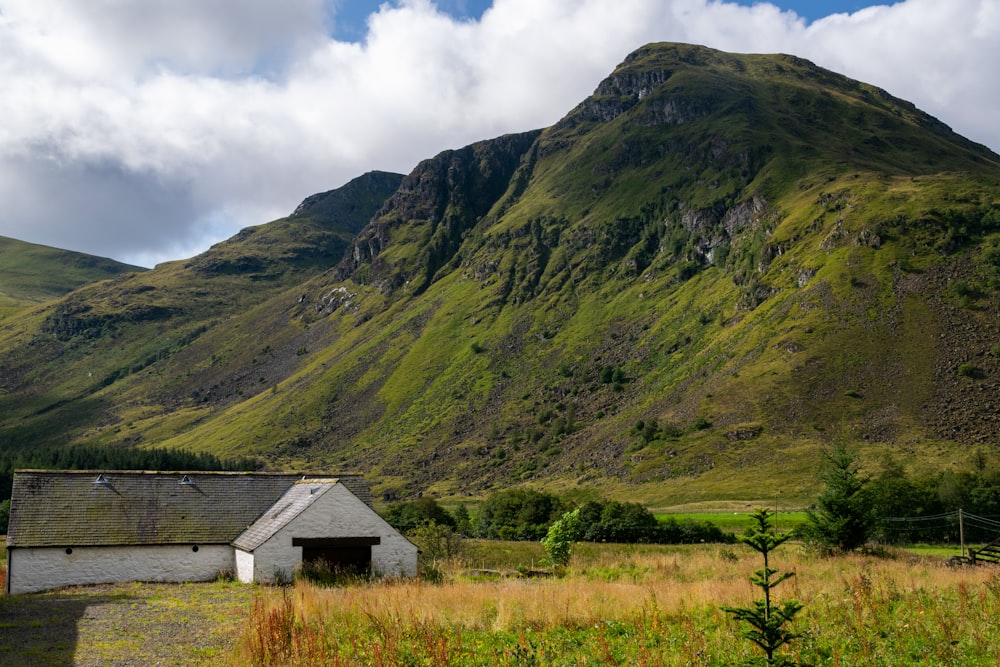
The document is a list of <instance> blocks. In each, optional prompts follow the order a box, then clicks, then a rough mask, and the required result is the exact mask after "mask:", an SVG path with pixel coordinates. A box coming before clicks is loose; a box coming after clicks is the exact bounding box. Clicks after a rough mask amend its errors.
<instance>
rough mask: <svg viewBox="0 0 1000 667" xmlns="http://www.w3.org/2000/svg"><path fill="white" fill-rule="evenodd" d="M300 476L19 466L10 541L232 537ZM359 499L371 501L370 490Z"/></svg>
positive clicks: (353, 482)
mask: <svg viewBox="0 0 1000 667" xmlns="http://www.w3.org/2000/svg"><path fill="white" fill-rule="evenodd" d="M302 477H303V476H302V474H301V473H219V472H145V471H98V470H88V471H49V470H19V471H16V472H15V473H14V485H13V490H12V494H11V495H12V500H11V511H10V521H9V526H8V529H7V546H8V547H43V546H53V547H63V546H67V547H68V546H120V545H154V544H229V543H231V542H232V541H233V540H234V539H235V538H236V537H238V536H239V535H240V534H241V533H242V532H243V531H244V530H246V528H247V527H248V526H250V525H251V524H252V523H253V522H254V521H256V520H257V519H258V518H259V517H260V516H261V515H263V514H264V513H265V512H267V510H268V509H270V508H271V506H272V505H273V504H274V503H275V501H276V500H277V499H279V498H280V497H281V496H282V495H283V494H284V493H285V492H286V491H288V490H289V489H290V488H292V486H294V484H295V482H296V481H297V480H300V479H302ZM339 477H340V479H341V481H342V483H344V486H346V487H347V488H348V489H349V490H351V491H352V492H353V491H354V488H358V489H359V490H361V491H363V492H367V490H368V487H367V484H366V483H365V481H364V479H363V478H361V477H360V476H359V475H345V476H339ZM352 487H354V488H352ZM362 487H363V489H362ZM355 495H357V493H356V494H355ZM361 499H362V500H363V501H364V500H367V502H368V503H369V504H370V502H371V496H370V493H369V494H368V496H367V499H366V498H364V497H362V498H361Z"/></svg>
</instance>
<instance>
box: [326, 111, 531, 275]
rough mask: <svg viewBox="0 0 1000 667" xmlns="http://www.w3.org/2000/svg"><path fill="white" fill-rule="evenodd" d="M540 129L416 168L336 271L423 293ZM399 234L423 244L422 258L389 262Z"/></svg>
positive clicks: (443, 155) (503, 185)
mask: <svg viewBox="0 0 1000 667" xmlns="http://www.w3.org/2000/svg"><path fill="white" fill-rule="evenodd" d="M539 133H540V132H539V131H535V132H525V133H522V134H510V135H505V136H502V137H499V138H497V139H493V140H491V141H483V142H479V143H476V144H472V145H471V146H466V147H465V148H462V149H459V150H452V151H445V152H443V153H440V154H438V155H437V156H436V157H434V158H431V159H429V160H425V161H423V162H421V163H420V164H419V165H417V168H416V169H414V170H413V172H412V173H410V174H409V175H408V176H406V177H405V178H404V179H403V180H402V182H401V183H400V186H399V188H398V189H397V190H396V192H395V194H393V195H392V197H390V198H389V200H388V201H387V202H386V203H385V205H384V206H383V207H382V209H381V210H380V211H379V212H378V213H377V214H376V215H375V217H374V218H373V219H372V221H371V222H370V223H369V224H368V225H367V226H366V227H365V228H364V229H363V230H362V231H361V233H360V234H358V236H357V237H356V238H355V240H354V243H353V246H352V248H351V251H350V253H349V256H348V257H347V258H345V260H344V261H343V262H342V263H341V265H340V266H339V267H338V275H339V276H340V278H341V279H347V278H352V279H354V280H355V281H356V282H360V283H368V284H372V285H376V286H377V287H379V288H380V289H382V290H383V291H386V292H389V291H393V290H396V289H399V288H401V287H403V286H404V285H409V289H411V290H412V291H413V292H415V293H419V292H422V291H423V290H424V289H426V288H427V287H428V286H429V285H430V284H431V283H432V282H433V281H434V277H435V275H436V274H437V272H438V271H439V270H440V269H442V268H443V267H445V266H446V265H448V264H450V263H451V262H452V261H453V259H455V253H456V252H457V251H458V247H459V245H460V244H461V242H462V236H463V234H464V233H465V232H466V231H467V230H469V229H471V228H472V227H474V226H475V225H476V224H477V223H478V222H479V221H480V219H481V218H482V217H483V216H484V215H486V213H487V212H489V210H490V209H491V208H492V207H493V206H494V205H495V204H496V203H497V201H498V200H499V199H500V198H501V197H502V196H503V195H504V193H505V192H506V191H507V190H508V188H509V187H510V185H511V179H512V177H513V176H514V173H515V172H516V171H517V168H518V166H519V165H520V164H521V160H522V158H523V156H524V155H525V153H526V152H528V150H529V149H530V148H531V146H532V144H533V143H534V141H535V139H536V138H537V137H538V135H539ZM397 234H399V235H401V236H404V237H406V238H407V239H408V240H413V238H414V235H417V238H420V239H422V240H423V241H424V243H423V247H422V249H421V250H420V251H419V252H418V253H417V255H416V256H412V257H409V258H406V259H403V260H395V261H391V262H390V261H386V260H384V258H383V257H382V256H381V255H382V252H383V251H384V250H385V249H386V248H387V247H388V246H389V245H390V244H391V243H392V242H393V239H394V237H395V236H396V235H397Z"/></svg>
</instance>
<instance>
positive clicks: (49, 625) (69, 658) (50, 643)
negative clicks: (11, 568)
mask: <svg viewBox="0 0 1000 667" xmlns="http://www.w3.org/2000/svg"><path fill="white" fill-rule="evenodd" d="M133 599H134V596H132V595H128V594H112V595H103V594H81V593H80V592H72V593H69V592H67V593H44V594H37V595H32V594H29V595H11V596H3V595H0V665H5V666H7V667H15V666H18V667H19V666H21V665H32V666H33V667H42V666H45V667H49V666H52V667H55V666H58V665H72V664H74V659H75V657H76V649H77V643H78V640H79V626H80V622H81V621H82V620H83V619H84V618H86V615H87V610H88V609H89V608H91V607H96V606H98V605H107V604H122V603H127V602H128V601H130V600H133ZM81 658H83V660H82V662H79V661H78V664H89V663H87V661H86V656H81Z"/></svg>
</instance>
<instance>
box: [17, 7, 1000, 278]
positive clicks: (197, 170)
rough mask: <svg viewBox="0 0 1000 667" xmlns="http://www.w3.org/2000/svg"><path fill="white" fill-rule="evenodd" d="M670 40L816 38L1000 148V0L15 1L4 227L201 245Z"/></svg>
mask: <svg viewBox="0 0 1000 667" xmlns="http://www.w3.org/2000/svg"><path fill="white" fill-rule="evenodd" d="M487 7H489V8H490V11H489V13H488V14H487V15H486V16H485V17H484V15H483V12H484V11H485V9H486V8H487ZM865 7H867V10H866V11H863V12H859V11H857V10H860V9H863V8H865ZM788 10H792V11H794V12H795V13H794V14H793V13H791V12H789V11H788ZM831 13H837V14H838V16H837V17H836V18H835V19H834V18H824V17H829V16H830V14H831ZM480 19H481V20H480ZM663 41H672V42H686V43H694V44H701V45H705V46H708V47H711V48H715V49H719V50H722V51H732V52H739V53H775V52H781V53H789V54H793V55H796V56H800V57H803V58H806V59H808V60H811V61H813V62H815V63H816V64H818V65H820V66H822V67H826V68H828V69H831V70H834V71H836V72H840V73H842V74H845V75H847V76H850V77H853V78H855V79H859V80H861V81H865V82H867V83H871V84H874V85H877V86H880V87H882V88H884V89H885V90H887V91H888V92H890V93H891V94H893V95H896V96H897V97H901V98H904V99H907V100H909V101H911V102H913V103H914V104H916V105H917V106H918V107H920V108H921V109H923V110H924V111H927V112H928V113H930V114H932V115H934V116H936V117H937V118H939V119H940V120H942V121H944V122H945V123H947V124H948V125H950V126H951V127H953V128H954V129H955V130H956V131H958V132H959V133H960V134H963V135H965V136H967V137H969V138H970V139H973V140H975V141H978V142H980V143H983V144H986V145H987V146H989V147H991V148H992V149H993V150H994V151H996V150H1000V125H998V124H997V123H996V119H995V116H996V109H998V108H1000V86H997V85H996V65H995V63H997V62H1000V0H902V1H897V2H894V3H891V4H881V5H873V4H871V3H867V2H823V1H816V0H811V1H806V0H800V1H792V0H776V4H767V3H759V2H758V3H754V2H751V1H749V0H741V2H739V3H737V2H722V1H720V0H492V1H491V2H489V3H487V2H485V1H484V0H437V2H433V1H432V0H389V1H384V2H383V1H380V0H281V1H280V2H276V1H275V0H129V1H128V2H96V3H95V2H81V1H80V0H0V80H2V81H3V94H2V95H0V118H2V119H3V123H2V124H0V201H2V202H3V207H2V211H0V236H7V237H11V238H16V239H21V240H24V241H31V242H34V243H41V244H44V245H49V246H55V247H59V248H66V249H70V250H79V251H83V252H87V253H91V254H95V255H100V256H105V257H113V258H115V259H119V260H122V261H126V262H129V263H133V264H140V265H143V266H152V265H154V264H156V263H158V262H161V261H166V260H171V259H180V258H185V257H190V256H192V255H194V254H196V253H198V252H201V251H203V250H204V249H205V248H207V247H208V246H209V245H211V244H212V243H215V242H218V241H220V240H222V239H224V238H227V237H229V236H231V235H232V234H234V233H236V232H237V231H238V230H239V229H241V228H243V227H247V226H250V225H257V224H261V223H264V222H267V221H268V220H273V219H275V218H279V217H282V216H285V215H288V213H289V212H291V211H292V210H294V208H295V207H296V205H298V203H299V202H301V201H302V199H304V198H305V197H307V196H309V195H311V194H314V193H316V192H322V191H325V190H330V189H332V188H335V187H339V186H340V185H343V184H344V183H346V182H347V181H349V180H350V179H352V178H354V177H356V176H358V175H360V174H363V173H364V172H366V171H370V170H373V169H381V170H388V171H396V172H401V173H407V172H409V171H411V170H412V169H413V167H414V166H415V165H416V164H417V163H418V162H419V161H420V160H422V159H425V158H428V157H432V156H434V155H436V154H437V153H439V152H441V151H442V150H446V149H451V148H459V147H461V146H465V145H467V144H470V143H472V142H474V141H479V140H483V139H488V138H492V137H496V136H499V135H501V134H505V133H510V132H522V131H526V130H533V129H538V128H542V127H546V126H548V125H551V124H552V123H555V122H556V121H558V120H559V119H560V118H561V117H562V116H563V115H564V114H566V113H567V112H568V111H569V110H570V109H572V108H573V107H574V106H576V105H577V104H578V103H579V102H580V101H581V100H583V99H584V98H586V97H587V96H588V95H589V94H591V93H592V92H593V91H594V89H595V88H596V87H597V86H598V84H599V83H600V82H601V80H602V79H603V78H604V77H606V76H607V75H608V74H609V73H610V72H611V71H613V70H614V68H615V67H616V66H617V65H618V64H619V63H620V62H622V60H623V59H624V58H625V57H626V56H628V54H629V53H631V52H632V51H634V50H635V49H637V48H639V47H640V46H643V45H644V44H647V43H650V42H663Z"/></svg>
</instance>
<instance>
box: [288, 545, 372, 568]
mask: <svg viewBox="0 0 1000 667" xmlns="http://www.w3.org/2000/svg"><path fill="white" fill-rule="evenodd" d="M380 542H381V538H378V537H293V538H292V546H294V547H302V562H303V563H304V564H309V565H316V564H318V563H320V562H325V563H326V565H327V566H328V567H329V568H330V570H332V571H336V572H338V573H341V574H353V575H361V576H367V575H369V574H371V571H372V547H373V546H375V545H377V544H379V543H380Z"/></svg>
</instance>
